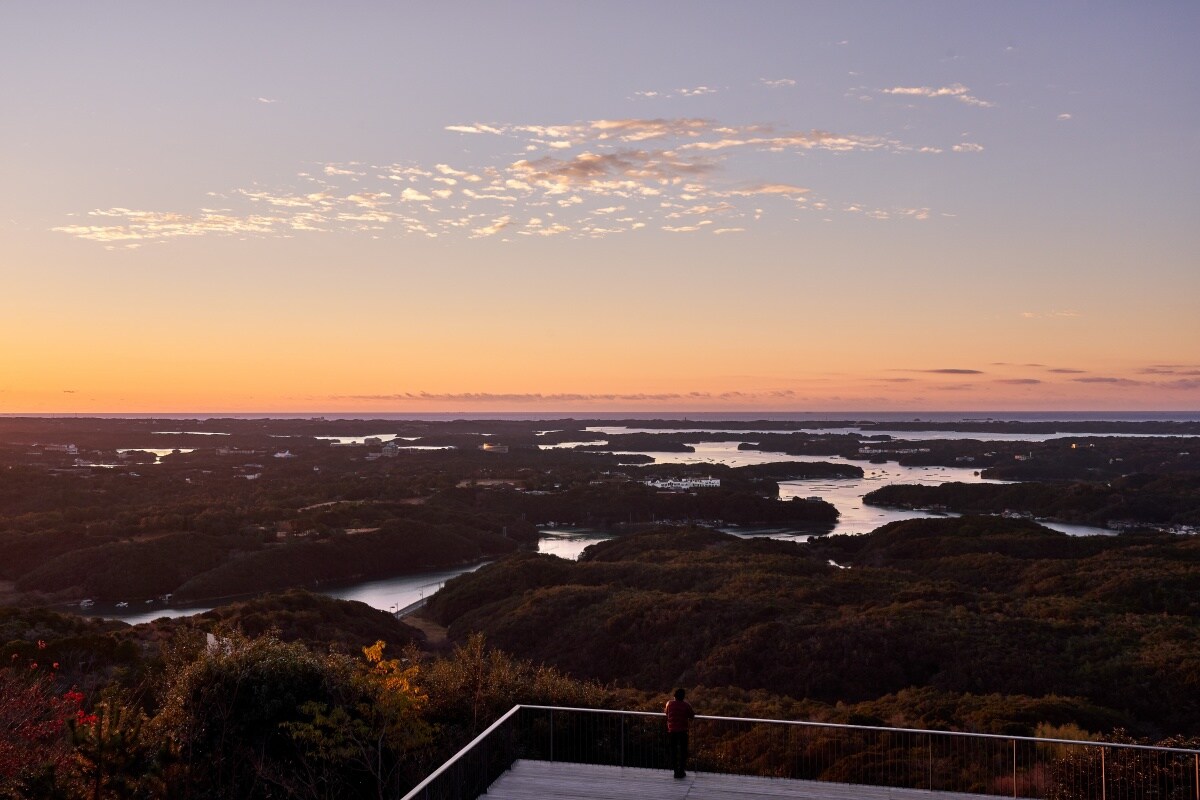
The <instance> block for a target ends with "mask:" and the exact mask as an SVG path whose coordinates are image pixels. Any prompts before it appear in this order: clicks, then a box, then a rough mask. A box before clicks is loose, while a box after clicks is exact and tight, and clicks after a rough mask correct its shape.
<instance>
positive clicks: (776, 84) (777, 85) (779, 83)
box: [758, 78, 796, 89]
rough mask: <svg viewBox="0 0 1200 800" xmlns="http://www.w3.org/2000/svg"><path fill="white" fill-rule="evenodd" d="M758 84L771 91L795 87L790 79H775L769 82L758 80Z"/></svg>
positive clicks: (766, 79) (763, 79)
mask: <svg viewBox="0 0 1200 800" xmlns="http://www.w3.org/2000/svg"><path fill="white" fill-rule="evenodd" d="M758 82H759V83H761V84H762V85H763V86H767V87H770V88H772V89H783V88H785V87H787V86H795V85H796V82H795V81H794V80H792V79H791V78H777V79H775V80H770V79H769V78H759V79H758Z"/></svg>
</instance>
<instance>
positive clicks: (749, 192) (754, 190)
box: [729, 183, 809, 197]
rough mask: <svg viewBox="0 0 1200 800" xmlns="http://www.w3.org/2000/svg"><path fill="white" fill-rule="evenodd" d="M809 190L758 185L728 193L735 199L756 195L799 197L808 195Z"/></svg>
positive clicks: (788, 185) (778, 184)
mask: <svg viewBox="0 0 1200 800" xmlns="http://www.w3.org/2000/svg"><path fill="white" fill-rule="evenodd" d="M808 193H809V190H808V189H805V188H804V187H803V186H793V185H792V184H790V183H760V184H758V185H757V186H751V187H750V188H748V189H734V190H732V191H730V192H729V194H731V195H735V196H737V197H751V196H753V195H756V194H776V195H788V196H794V195H801V194H808Z"/></svg>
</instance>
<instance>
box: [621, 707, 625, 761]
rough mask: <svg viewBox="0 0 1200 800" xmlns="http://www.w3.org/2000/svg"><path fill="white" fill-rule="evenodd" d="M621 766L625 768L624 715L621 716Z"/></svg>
mask: <svg viewBox="0 0 1200 800" xmlns="http://www.w3.org/2000/svg"><path fill="white" fill-rule="evenodd" d="M621 766H622V767H624V766H625V715H624V714H622V715H621Z"/></svg>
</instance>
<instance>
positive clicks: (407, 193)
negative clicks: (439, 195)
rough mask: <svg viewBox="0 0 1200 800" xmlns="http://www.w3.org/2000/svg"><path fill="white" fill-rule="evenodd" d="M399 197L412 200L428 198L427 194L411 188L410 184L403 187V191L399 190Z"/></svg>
mask: <svg viewBox="0 0 1200 800" xmlns="http://www.w3.org/2000/svg"><path fill="white" fill-rule="evenodd" d="M400 199H401V200H408V201H410V202H413V201H425V200H429V199H430V198H429V195H427V194H421V193H420V192H419V191H417V190H416V189H414V188H412V187H411V186H408V187H405V189H404V191H402V192H400Z"/></svg>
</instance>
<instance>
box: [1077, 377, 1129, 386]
mask: <svg viewBox="0 0 1200 800" xmlns="http://www.w3.org/2000/svg"><path fill="white" fill-rule="evenodd" d="M1071 380H1073V381H1075V382H1076V383H1104V384H1109V385H1112V386H1145V382H1144V381H1135V380H1133V379H1132V378H1109V377H1101V376H1099V375H1092V376H1089V377H1086V378H1071Z"/></svg>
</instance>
